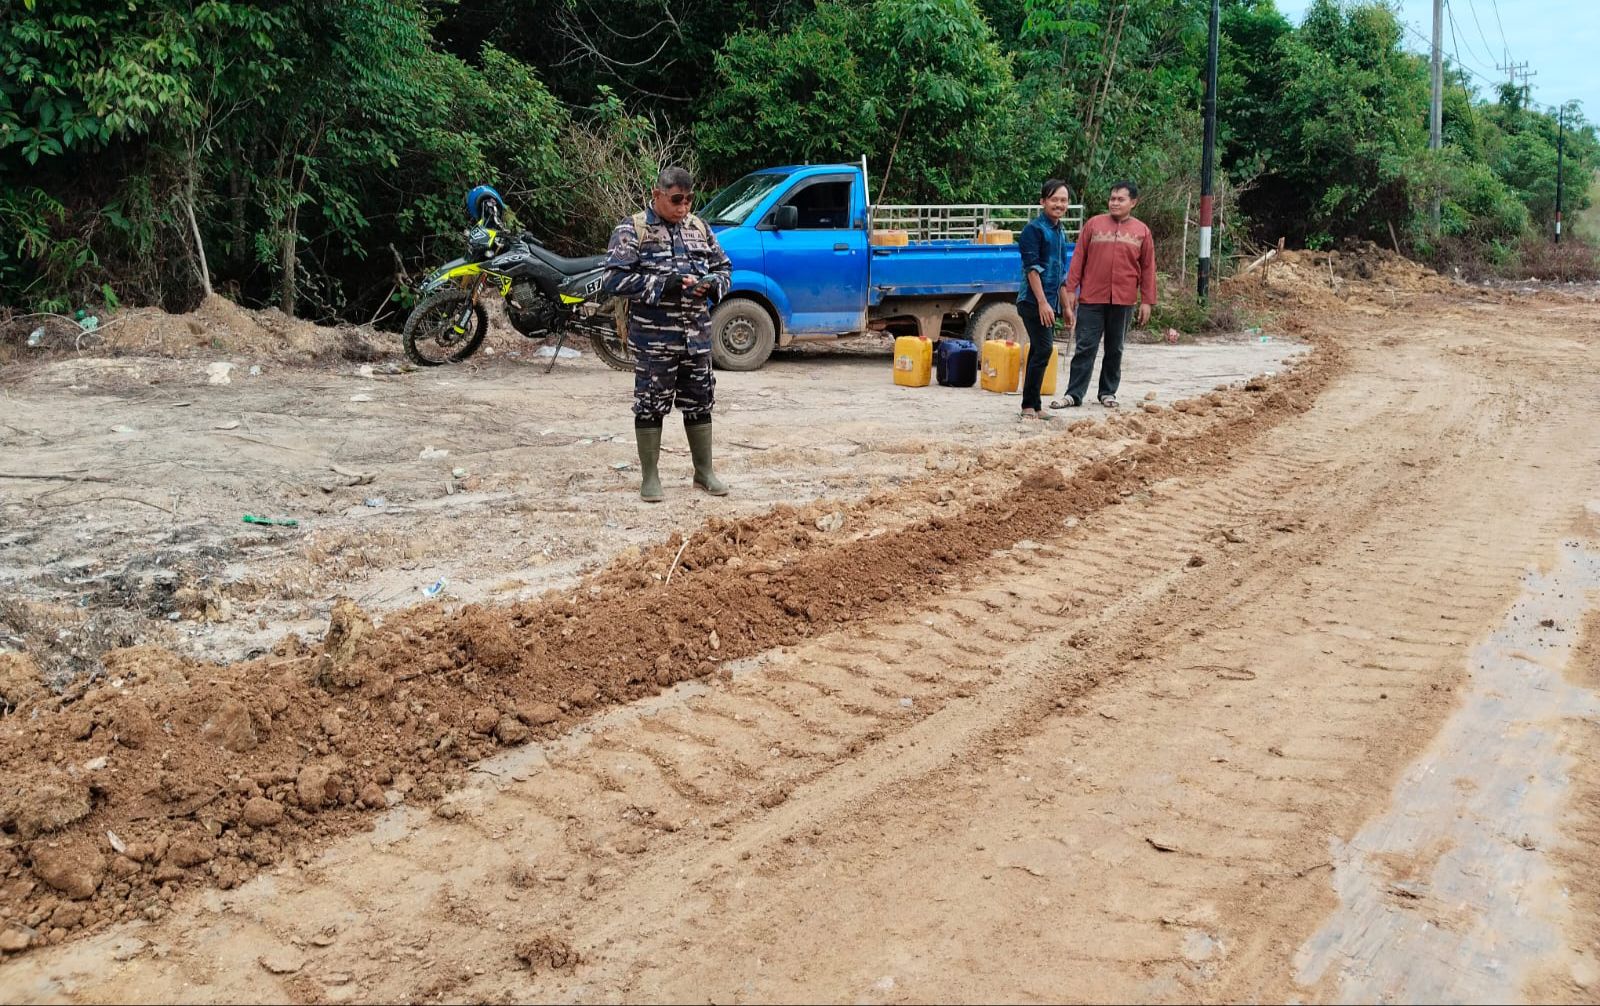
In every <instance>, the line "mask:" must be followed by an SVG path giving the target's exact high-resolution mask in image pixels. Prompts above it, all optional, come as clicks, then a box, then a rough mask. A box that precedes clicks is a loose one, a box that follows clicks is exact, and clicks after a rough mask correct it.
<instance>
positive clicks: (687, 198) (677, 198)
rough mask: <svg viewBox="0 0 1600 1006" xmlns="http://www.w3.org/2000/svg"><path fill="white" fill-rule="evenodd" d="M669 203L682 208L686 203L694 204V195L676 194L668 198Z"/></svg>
mask: <svg viewBox="0 0 1600 1006" xmlns="http://www.w3.org/2000/svg"><path fill="white" fill-rule="evenodd" d="M667 202H669V203H671V204H672V205H674V206H682V205H683V204H684V203H692V202H694V193H693V192H674V193H673V194H672V195H670V196H668V197H667Z"/></svg>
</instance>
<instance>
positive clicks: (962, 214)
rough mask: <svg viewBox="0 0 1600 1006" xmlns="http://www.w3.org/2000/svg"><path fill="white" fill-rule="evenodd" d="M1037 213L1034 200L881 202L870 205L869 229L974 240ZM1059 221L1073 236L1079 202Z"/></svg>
mask: <svg viewBox="0 0 1600 1006" xmlns="http://www.w3.org/2000/svg"><path fill="white" fill-rule="evenodd" d="M1038 215H1039V205H1038V204H1037V203H1018V204H1000V203H970V204H966V205H945V204H938V203H931V204H926V205H913V204H904V205H881V206H874V207H872V229H873V230H875V231H905V232H906V235H907V239H908V240H910V241H977V240H979V238H980V237H981V236H982V235H984V234H986V233H990V232H993V231H1011V232H1012V233H1013V234H1016V233H1017V232H1019V231H1021V230H1022V228H1023V227H1025V226H1027V223H1028V221H1029V220H1032V219H1033V218H1034V217H1036V216H1038ZM1062 222H1063V223H1065V224H1066V225H1067V236H1068V237H1069V238H1073V239H1076V238H1077V236H1078V231H1079V230H1080V229H1082V227H1083V204H1082V203H1073V204H1071V205H1069V206H1068V207H1067V215H1066V216H1065V217H1063V218H1062Z"/></svg>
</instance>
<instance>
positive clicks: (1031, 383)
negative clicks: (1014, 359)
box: [1017, 301, 1056, 410]
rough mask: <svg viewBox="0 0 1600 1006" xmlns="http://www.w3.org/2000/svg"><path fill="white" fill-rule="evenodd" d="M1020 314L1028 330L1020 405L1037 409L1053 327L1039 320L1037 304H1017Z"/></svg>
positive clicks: (1052, 341)
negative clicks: (1026, 365) (1026, 363)
mask: <svg viewBox="0 0 1600 1006" xmlns="http://www.w3.org/2000/svg"><path fill="white" fill-rule="evenodd" d="M1017 313H1018V314H1020V315H1022V325H1023V327H1024V328H1026V329H1027V330H1028V369H1027V370H1026V371H1024V372H1023V374H1022V407H1023V408H1024V409H1034V410H1038V409H1039V408H1041V407H1042V405H1041V403H1040V401H1039V388H1040V387H1041V386H1042V385H1043V384H1044V372H1045V371H1046V370H1047V369H1049V367H1050V348H1051V347H1052V346H1054V345H1055V342H1056V333H1055V329H1054V328H1045V327H1044V325H1043V324H1042V323H1041V322H1040V321H1039V306H1038V305H1037V304H1032V303H1028V302H1026V301H1024V302H1023V303H1021V304H1018V305H1017Z"/></svg>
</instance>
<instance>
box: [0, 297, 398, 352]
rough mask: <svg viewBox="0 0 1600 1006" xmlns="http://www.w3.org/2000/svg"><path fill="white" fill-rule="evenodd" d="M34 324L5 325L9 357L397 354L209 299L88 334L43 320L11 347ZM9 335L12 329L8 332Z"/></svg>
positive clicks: (344, 333) (339, 331) (357, 334)
mask: <svg viewBox="0 0 1600 1006" xmlns="http://www.w3.org/2000/svg"><path fill="white" fill-rule="evenodd" d="M37 320H38V319H25V320H22V321H16V322H11V323H8V324H7V325H6V326H5V330H4V331H3V332H0V343H3V344H5V345H6V346H7V347H9V352H10V354H11V355H13V356H20V357H22V358H24V359H26V358H29V357H30V356H32V355H38V354H41V353H43V354H48V353H50V352H58V351H67V350H70V351H73V352H88V353H114V354H118V355H129V356H132V355H137V356H165V357H189V356H210V355H216V354H217V353H226V354H229V355H234V356H243V357H246V358H253V359H261V360H272V361H275V362H279V363H293V362H309V361H314V360H326V359H346V360H358V361H372V360H379V359H384V358H387V357H390V356H395V355H397V354H398V352H399V349H400V343H399V340H398V339H397V338H396V337H394V336H393V335H388V334H384V333H381V332H376V331H374V330H372V329H369V328H362V327H356V326H351V325H341V326H338V327H329V326H325V325H316V324H313V323H311V322H308V321H301V320H299V319H295V318H290V317H288V316H287V315H285V314H284V313H283V312H281V311H279V310H278V309H276V308H267V309H265V310H250V309H248V308H243V307H240V306H239V305H237V304H235V303H234V302H232V301H230V300H228V299H227V298H225V297H221V296H217V295H213V296H211V297H208V298H206V300H205V301H204V302H203V303H202V304H201V305H200V306H199V307H198V308H196V309H195V310H193V311H190V312H188V313H186V314H169V313H167V312H166V311H162V310H160V309H159V308H130V309H128V310H124V311H118V312H116V313H115V314H113V315H111V316H110V317H108V318H102V319H101V321H100V327H99V329H98V330H97V331H95V332H93V333H83V332H81V330H79V329H78V327H77V326H76V325H74V324H73V323H71V322H70V321H61V320H59V319H47V320H46V322H45V323H44V328H45V336H44V338H43V340H42V343H43V344H42V346H40V347H39V348H37V349H22V348H19V347H20V344H21V340H22V339H23V338H25V336H26V334H27V333H25V332H23V331H22V329H24V328H28V327H29V326H31V325H34V323H35V322H36V321H37ZM13 330H14V331H13Z"/></svg>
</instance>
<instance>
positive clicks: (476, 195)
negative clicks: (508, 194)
mask: <svg viewBox="0 0 1600 1006" xmlns="http://www.w3.org/2000/svg"><path fill="white" fill-rule="evenodd" d="M484 196H490V197H492V198H493V199H494V201H495V202H497V203H499V204H500V208H501V209H504V208H505V205H506V201H505V198H504V197H502V196H501V195H500V193H498V192H496V191H495V190H494V188H493V187H492V186H489V185H480V186H478V187H477V188H475V189H473V190H472V191H471V192H468V193H467V221H468V222H469V223H477V222H478V219H479V217H480V216H481V214H479V212H478V208H479V205H480V204H481V203H482V202H483V197H484Z"/></svg>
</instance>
